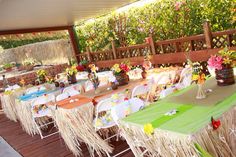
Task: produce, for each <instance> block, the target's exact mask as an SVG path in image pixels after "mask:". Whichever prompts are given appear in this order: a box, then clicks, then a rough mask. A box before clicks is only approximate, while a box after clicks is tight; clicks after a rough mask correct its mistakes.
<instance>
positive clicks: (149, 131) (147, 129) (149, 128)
mask: <svg viewBox="0 0 236 157" xmlns="http://www.w3.org/2000/svg"><path fill="white" fill-rule="evenodd" d="M144 132H145V134H147V135H152V134H153V133H154V128H153V126H152V124H151V123H148V124H145V125H144Z"/></svg>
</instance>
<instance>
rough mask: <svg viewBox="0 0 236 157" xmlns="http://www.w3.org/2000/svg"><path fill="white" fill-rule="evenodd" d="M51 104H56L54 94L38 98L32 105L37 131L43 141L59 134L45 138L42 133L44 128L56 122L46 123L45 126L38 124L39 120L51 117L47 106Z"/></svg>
mask: <svg viewBox="0 0 236 157" xmlns="http://www.w3.org/2000/svg"><path fill="white" fill-rule="evenodd" d="M49 102H55V96H54V95H53V94H49V95H44V96H41V97H38V98H36V99H35V100H34V101H33V102H32V105H31V112H32V116H33V122H34V123H35V125H36V127H37V130H38V131H39V134H40V137H41V139H44V138H47V137H49V136H52V135H54V134H56V133H58V131H56V132H54V133H51V134H48V135H46V136H44V135H43V133H42V128H45V127H47V126H48V125H50V124H54V121H50V122H45V123H44V124H39V123H38V122H37V119H38V118H44V117H51V112H50V109H49V108H48V106H47V105H46V104H47V103H49ZM54 126H55V124H54Z"/></svg>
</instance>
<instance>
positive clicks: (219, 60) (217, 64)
mask: <svg viewBox="0 0 236 157" xmlns="http://www.w3.org/2000/svg"><path fill="white" fill-rule="evenodd" d="M235 62H236V51H230V50H229V49H228V48H227V47H226V48H224V49H223V50H220V51H219V52H218V54H217V55H214V56H211V57H210V58H209V60H208V61H207V63H208V66H209V67H210V68H213V69H216V70H221V69H222V68H224V67H234V66H236V65H235Z"/></svg>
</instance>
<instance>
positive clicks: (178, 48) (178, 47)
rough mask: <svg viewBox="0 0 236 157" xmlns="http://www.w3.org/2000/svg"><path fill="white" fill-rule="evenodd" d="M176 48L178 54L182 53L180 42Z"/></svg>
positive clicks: (176, 44)
mask: <svg viewBox="0 0 236 157" xmlns="http://www.w3.org/2000/svg"><path fill="white" fill-rule="evenodd" d="M175 47H176V52H181V48H180V42H176V43H175Z"/></svg>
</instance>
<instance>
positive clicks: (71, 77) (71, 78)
mask: <svg viewBox="0 0 236 157" xmlns="http://www.w3.org/2000/svg"><path fill="white" fill-rule="evenodd" d="M77 72H78V71H77V69H76V66H75V65H72V66H71V67H69V68H66V74H67V79H68V82H69V84H74V83H76V82H77V80H76V74H77Z"/></svg>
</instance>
